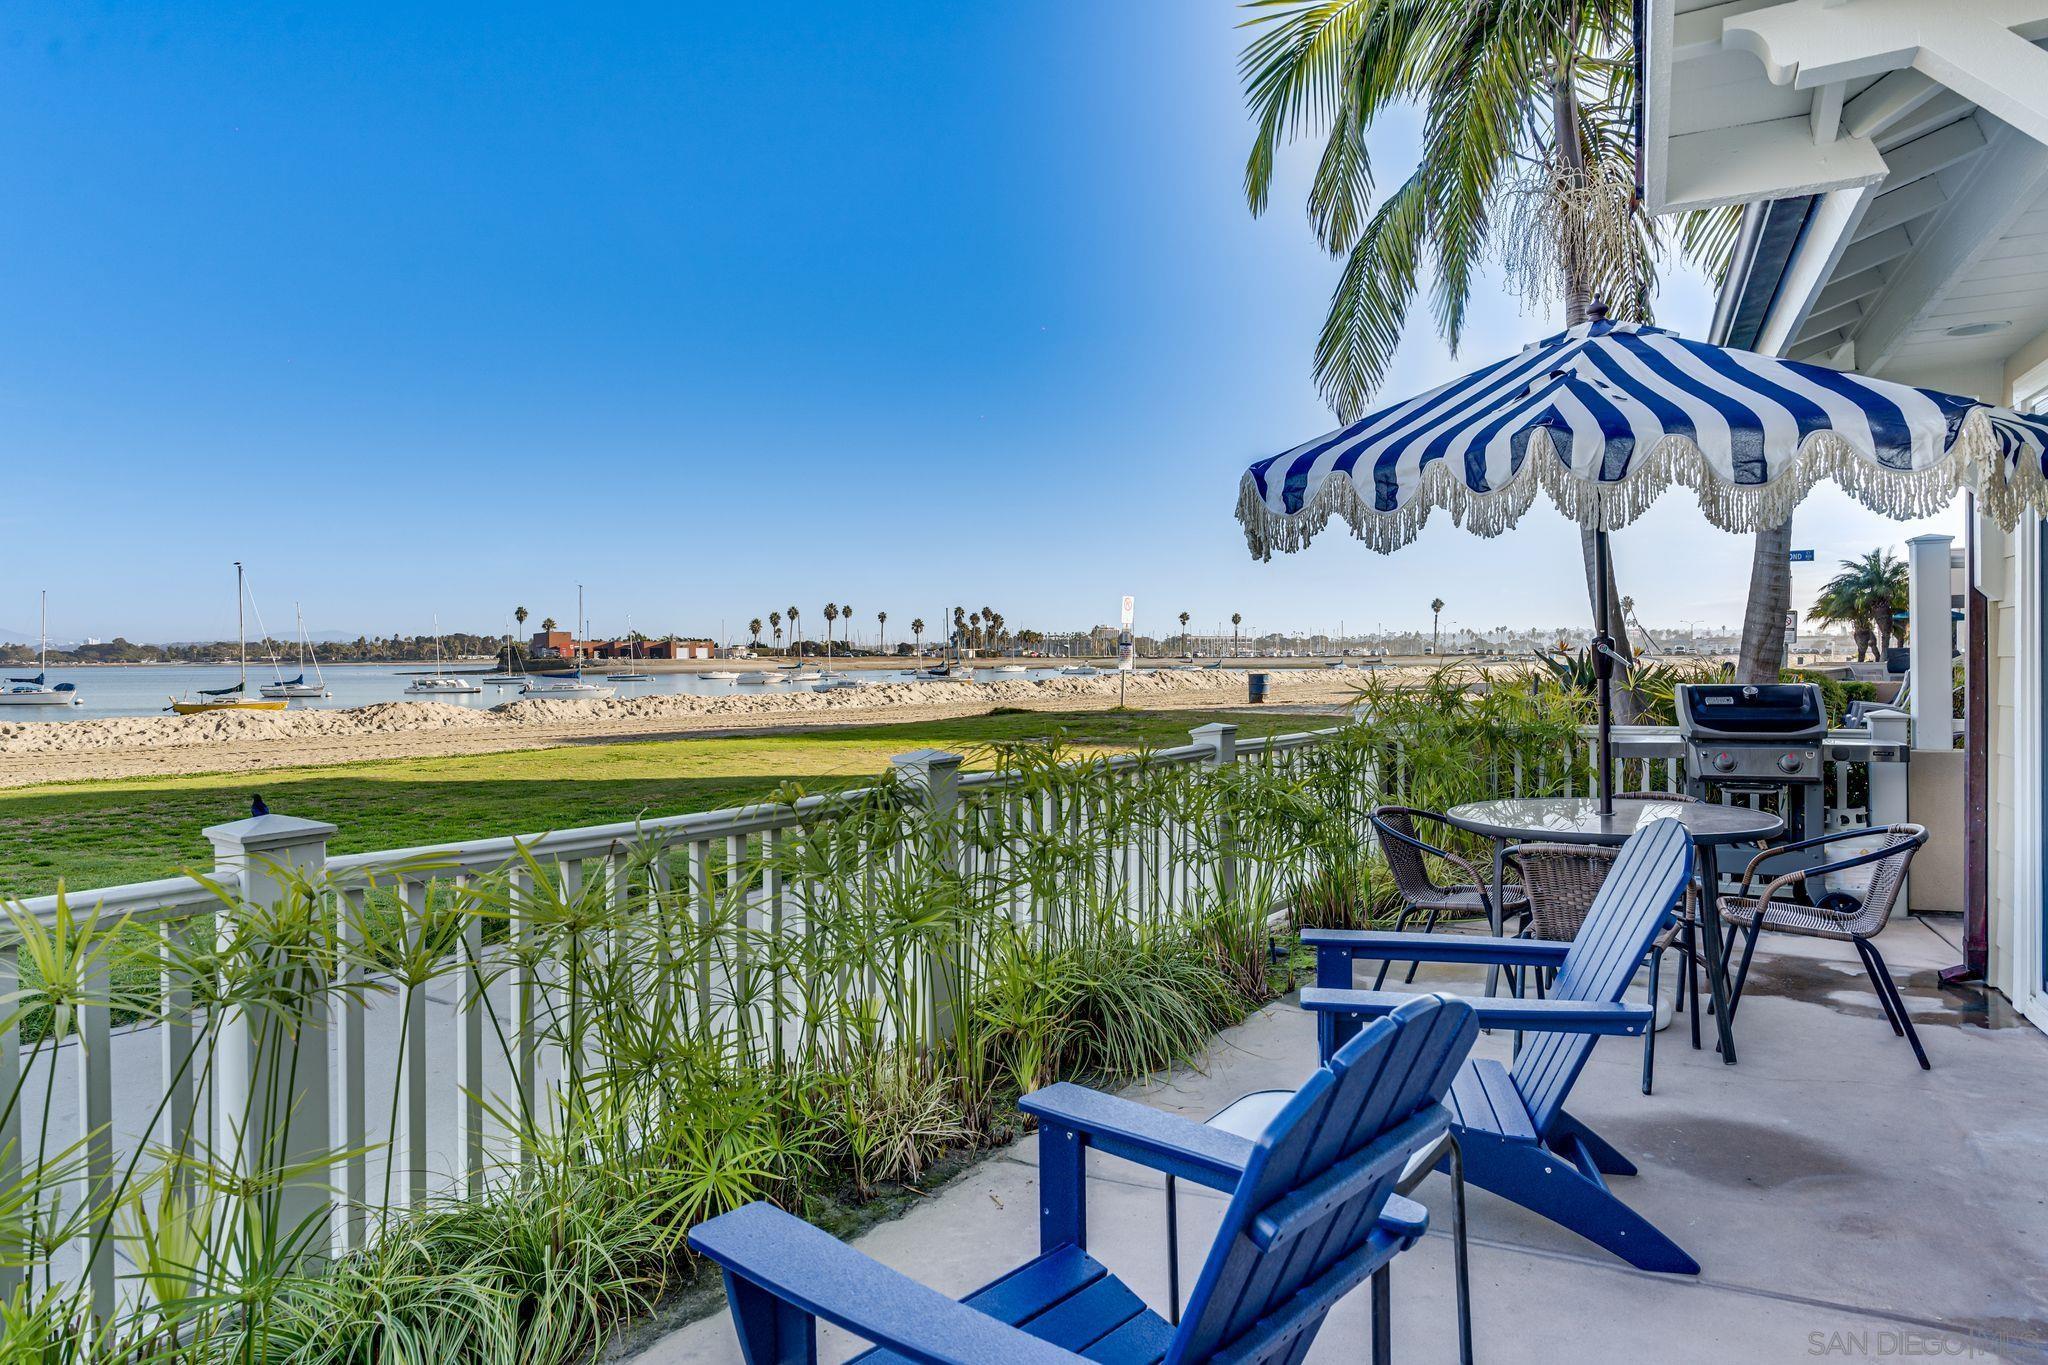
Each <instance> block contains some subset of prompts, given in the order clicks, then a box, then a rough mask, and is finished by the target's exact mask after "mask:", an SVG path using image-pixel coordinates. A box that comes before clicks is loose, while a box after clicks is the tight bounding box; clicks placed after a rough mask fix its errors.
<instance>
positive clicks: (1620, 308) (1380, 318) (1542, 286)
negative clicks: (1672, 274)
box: [1240, 0, 1738, 718]
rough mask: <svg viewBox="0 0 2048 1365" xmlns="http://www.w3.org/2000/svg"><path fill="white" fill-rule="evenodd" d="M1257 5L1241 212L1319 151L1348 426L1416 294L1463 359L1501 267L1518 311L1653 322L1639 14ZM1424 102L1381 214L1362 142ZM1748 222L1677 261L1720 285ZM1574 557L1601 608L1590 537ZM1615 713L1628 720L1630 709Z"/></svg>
mask: <svg viewBox="0 0 2048 1365" xmlns="http://www.w3.org/2000/svg"><path fill="white" fill-rule="evenodd" d="M1250 3H1251V5H1252V6H1253V7H1254V8H1255V9H1257V10H1258V11H1259V13H1257V14H1256V15H1255V16H1254V18H1253V19H1252V20H1251V21H1250V27H1251V28H1252V29H1253V30H1254V32H1253V36H1252V38H1251V40H1250V42H1249V43H1247V44H1246V46H1245V49H1244V53H1243V56H1242V58H1241V61H1240V72H1241V74H1242V76H1243V79H1244V86H1245V96H1246V99H1247V101H1248V103H1249V104H1250V106H1251V113H1252V116H1253V120H1254V122H1255V123H1256V125H1257V132H1256V135H1255V136H1254V138H1253V142H1252V150H1251V154H1250V157H1249V159H1248V160H1247V162H1246V165H1245V198H1246V201H1247V202H1248V204H1249V205H1250V207H1251V210H1252V212H1253V213H1255V214H1257V213H1263V212H1264V211H1265V209H1266V207H1267V205H1268V202H1269V200H1270V197H1271V194H1272V188H1273V173H1274V166H1275V164H1276V161H1277V158H1278V153H1279V149H1280V146H1281V144H1283V143H1285V142H1288V141H1291V140H1292V139H1293V138H1295V137H1297V136H1301V135H1304V134H1307V135H1318V136H1320V137H1322V139H1323V150H1322V156H1321V159H1320V161H1319V163H1318V164H1317V167H1316V171H1315V175H1314V178H1313V180H1312V182H1311V184H1310V187H1309V192H1308V210H1309V220H1310V223H1311V224H1312V226H1313V228H1314V230H1315V234H1316V237H1317V240H1318V241H1319V242H1320V244H1321V245H1322V246H1323V247H1324V248H1325V249H1326V250H1328V251H1329V252H1330V253H1331V254H1332V255H1335V256H1341V257H1343V258H1344V269H1343V271H1342V273H1341V275H1340V276H1339V279H1338V282H1337V288H1336V291H1335V293H1334V294H1333V295H1332V297H1331V299H1330V309H1329V313H1328V315H1327V317H1326V318H1325V319H1324V321H1323V330H1322V335H1321V337H1320V338H1319V340H1318V341H1317V343H1316V350H1315V377H1316V381H1317V383H1318V385H1319V386H1320V387H1321V389H1322V391H1323V396H1324V397H1325V398H1326V399H1327V400H1328V401H1329V403H1330V405H1331V406H1332V407H1333V408H1334V409H1335V410H1336V411H1337V414H1338V416H1339V417H1340V418H1342V419H1343V420H1345V421H1350V420H1352V419H1353V418H1355V417H1357V416H1358V415H1359V414H1360V413H1361V412H1362V411H1363V410H1364V409H1365V406H1366V403H1367V401H1368V400H1369V399H1370V398H1371V397H1372V395H1373V393H1374V391H1375V390H1377V389H1378V388H1379V386H1380V383H1381V381H1382V380H1384V379H1385V378H1386V373H1387V367H1388V365H1389V364H1391V363H1392V360H1393V356H1394V350H1395V347H1396V346H1398V345H1399V344H1400V339H1401V330H1402V324H1403V323H1404V322H1405V321H1406V318H1407V314H1408V310H1409V305H1410V303H1411V302H1412V301H1413V299H1414V297H1415V291H1416V288H1417V285H1418V283H1419V282H1420V281H1421V280H1422V279H1424V278H1428V279H1430V280H1432V281H1433V282H1434V299H1433V304H1434V309H1433V311H1434V312H1435V314H1436V323H1437V330H1438V332H1439V333H1441V335H1442V336H1443V338H1444V340H1445V341H1446V342H1447V343H1449V344H1450V346H1451V348H1452V350H1453V351H1455V350H1456V349H1457V344H1458V340H1459V337H1460V335H1461V334H1462V333H1463V331H1464V326H1465V312H1466V305H1467V304H1468V302H1469V301H1470V297H1471V291H1472V284H1473V281H1474V280H1475V279H1477V278H1478V276H1479V273H1480V269H1481V267H1482V265H1483V264H1484V263H1485V262H1486V260H1487V258H1488V257H1489V255H1492V256H1494V257H1496V258H1500V259H1503V260H1505V261H1506V262H1507V265H1508V269H1509V275H1510V278H1511V279H1512V280H1513V282H1514V283H1515V284H1516V285H1517V286H1518V287H1519V288H1520V290H1521V292H1522V294H1523V296H1524V298H1525V300H1526V301H1527V302H1529V303H1531V304H1539V305H1556V304H1561V305H1562V306H1563V309H1564V323H1565V325H1566V326H1567V327H1575V326H1578V325H1579V324H1581V323H1583V322H1585V321H1586V319H1587V309H1588V307H1589V305H1590V304H1591V303H1592V301H1593V300H1594V299H1595V298H1599V299H1603V300H1605V301H1606V302H1607V304H1608V305H1609V306H1610V308H1612V309H1613V311H1614V312H1615V313H1616V315H1618V316H1620V317H1624V318H1636V319H1640V320H1643V321H1648V320H1649V319H1650V300H1651V295H1652V293H1653V292H1654V290H1655V288H1656V267H1657V261H1658V258H1659V256H1660V255H1661V254H1662V250H1663V247H1664V241H1663V236H1664V232H1665V227H1664V225H1663V224H1662V223H1661V222H1660V221H1659V220H1657V219H1655V218H1652V217H1650V216H1649V215H1648V214H1647V213H1645V212H1644V210H1643V205H1642V201H1641V200H1640V199H1639V198H1638V197H1637V196H1636V194H1635V183H1636V174H1635V172H1636V167H1635V144H1634V127H1633V116H1634V92H1635V78H1634V51H1633V25H1632V22H1631V21H1632V17H1633V16H1632V9H1633V4H1634V0H1557V2H1556V3H1552V4H1510V3H1507V2H1506V0H1250ZM1416 105H1419V106H1421V109H1422V115H1423V118H1422V149H1421V154H1420V157H1419V160H1418V162H1417V164H1416V166H1415V168H1414V170H1413V171H1412V172H1411V173H1410V175H1409V176H1408V178H1407V179H1406V180H1405V181H1403V182H1402V184H1401V185H1400V187H1399V188H1397V189H1396V190H1394V191H1393V193H1391V194H1389V195H1387V196H1386V197H1385V198H1384V199H1382V200H1381V201H1380V203H1379V204H1378V206H1377V207H1375V206H1374V205H1373V202H1372V198H1373V173H1372V165H1371V161H1370V156H1369V154H1368V150H1367V136H1366V135H1367V133H1368V132H1369V131H1370V130H1371V129H1372V128H1373V126H1374V124H1375V123H1377V122H1378V120H1379V119H1380V117H1381V115H1383V114H1385V113H1386V112H1387V111H1389V110H1395V111H1401V112H1402V116H1405V111H1406V110H1407V109H1408V108H1410V107H1412V106H1416ZM1737 222H1738V214H1737V212H1736V211H1735V210H1733V209H1721V210H1708V211H1704V212H1701V213H1697V214H1691V215H1687V216H1686V218H1685V219H1684V220H1683V222H1682V225H1681V226H1680V228H1679V230H1678V243H1679V247H1680V249H1681V251H1682V252H1683V253H1684V254H1685V255H1686V256H1687V257H1689V258H1691V259H1692V260H1694V261H1696V262H1698V263H1700V264H1702V265H1704V266H1706V267H1707V268H1708V269H1709V270H1710V271H1711V272H1713V273H1715V274H1716V275H1717V276H1718V274H1719V273H1720V272H1721V271H1722V270H1723V269H1725V267H1726V264H1727V261H1728V258H1729V256H1730V255H1731V254H1732V252H1733V249H1734V244H1735V230H1736V226H1737ZM1579 546H1580V551H1581V554H1582V557H1583V558H1584V560H1585V565H1586V586H1587V595H1588V599H1589V600H1597V595H1596V592H1595V587H1596V585H1595V581H1594V573H1595V562H1596V561H1595V557H1594V554H1595V551H1594V546H1595V538H1594V533H1593V532H1592V530H1591V529H1590V528H1586V527H1581V528H1580V532H1579ZM1612 580H1613V575H1612V566H1611V563H1610V570H1609V582H1608V585H1607V601H1608V604H1609V605H1608V614H1607V620H1606V621H1605V622H1604V623H1601V625H1602V628H1603V629H1604V630H1605V632H1606V633H1607V634H1608V635H1610V636H1612V637H1614V639H1615V640H1616V641H1625V640H1626V639H1627V631H1626V629H1625V627H1624V625H1623V622H1622V621H1621V618H1620V601H1621V594H1620V593H1619V592H1617V591H1615V589H1614V586H1613V581H1612ZM1618 648H1621V649H1622V650H1623V651H1624V652H1625V651H1626V648H1627V647H1626V645H1625V644H1622V645H1619V646H1618ZM1623 709H1624V710H1625V711H1628V712H1630V713H1631V714H1632V712H1633V706H1632V704H1631V703H1630V702H1629V701H1628V700H1627V699H1626V697H1624V700H1623ZM1624 718H1626V717H1624Z"/></svg>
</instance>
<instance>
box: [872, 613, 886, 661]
mask: <svg viewBox="0 0 2048 1365" xmlns="http://www.w3.org/2000/svg"><path fill="white" fill-rule="evenodd" d="M875 652H876V653H877V654H887V653H888V652H889V613H888V612H886V611H878V612H876V613H875Z"/></svg>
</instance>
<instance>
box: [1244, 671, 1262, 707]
mask: <svg viewBox="0 0 2048 1365" xmlns="http://www.w3.org/2000/svg"><path fill="white" fill-rule="evenodd" d="M1245 681H1246V683H1248V684H1249V685H1250V687H1251V698H1250V700H1251V704H1252V705H1254V706H1257V705H1258V704H1259V703H1261V702H1263V701H1265V699H1266V675H1265V674H1263V673H1248V674H1246V675H1245Z"/></svg>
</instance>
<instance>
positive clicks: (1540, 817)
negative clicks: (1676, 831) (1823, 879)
mask: <svg viewBox="0 0 2048 1365" xmlns="http://www.w3.org/2000/svg"><path fill="white" fill-rule="evenodd" d="M1666 818H1669V819H1673V820H1677V821H1679V822H1680V823H1682V824H1683V825H1684V826H1685V828H1686V830H1687V832H1689V833H1690V834H1691V835H1692V838H1693V842H1694V843H1698V844H1735V843H1744V842H1747V841H1749V840H1753V839H1768V838H1772V837H1774V836H1776V835H1779V834H1782V833H1784V831H1785V822H1784V821H1783V820H1782V819H1780V818H1779V817H1778V816H1775V815H1773V814H1771V813H1770V812H1769V811H1762V810H1751V809H1750V808H1748V807H1746V806H1723V805H1719V804H1716V803H1713V802H1702V801H1616V802H1615V803H1614V813H1613V814H1612V815H1602V814H1601V813H1600V802H1599V800H1598V799H1597V798H1595V797H1591V796H1512V797H1504V798H1502V799H1500V800H1497V801H1474V802H1471V803H1469V804H1467V805H1463V806H1453V807H1451V808H1450V809H1449V810H1447V811H1445V812H1444V819H1445V820H1447V821H1449V822H1450V823H1451V824H1453V825H1456V826H1457V827H1458V828H1459V829H1462V830H1469V831H1470V832H1472V833H1474V834H1479V835H1484V836H1485V837H1487V838H1489V839H1518V840H1525V841H1527V840H1550V841H1554V842H1556V843H1561V844H1622V843H1626V842H1628V836H1629V835H1631V834H1633V833H1635V832H1636V829H1637V828H1638V827H1639V826H1641V825H1645V824H1648V823H1649V822H1650V821H1652V820H1662V819H1666Z"/></svg>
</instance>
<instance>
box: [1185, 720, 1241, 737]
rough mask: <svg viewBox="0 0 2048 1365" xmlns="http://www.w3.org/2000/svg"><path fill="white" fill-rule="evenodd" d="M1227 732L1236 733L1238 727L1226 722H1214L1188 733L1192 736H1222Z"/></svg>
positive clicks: (1199, 726) (1197, 727)
mask: <svg viewBox="0 0 2048 1365" xmlns="http://www.w3.org/2000/svg"><path fill="white" fill-rule="evenodd" d="M1226 730H1227V731H1231V732H1233V733H1235V732H1236V730H1237V726H1236V725H1234V724H1232V723H1231V722H1229V721H1226V720H1212V721H1210V722H1209V723H1208V724H1207V725H1197V726H1196V727H1195V728H1194V729H1192V730H1190V731H1188V733H1189V734H1191V735H1220V734H1222V733H1224V732H1225V731H1226Z"/></svg>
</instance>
